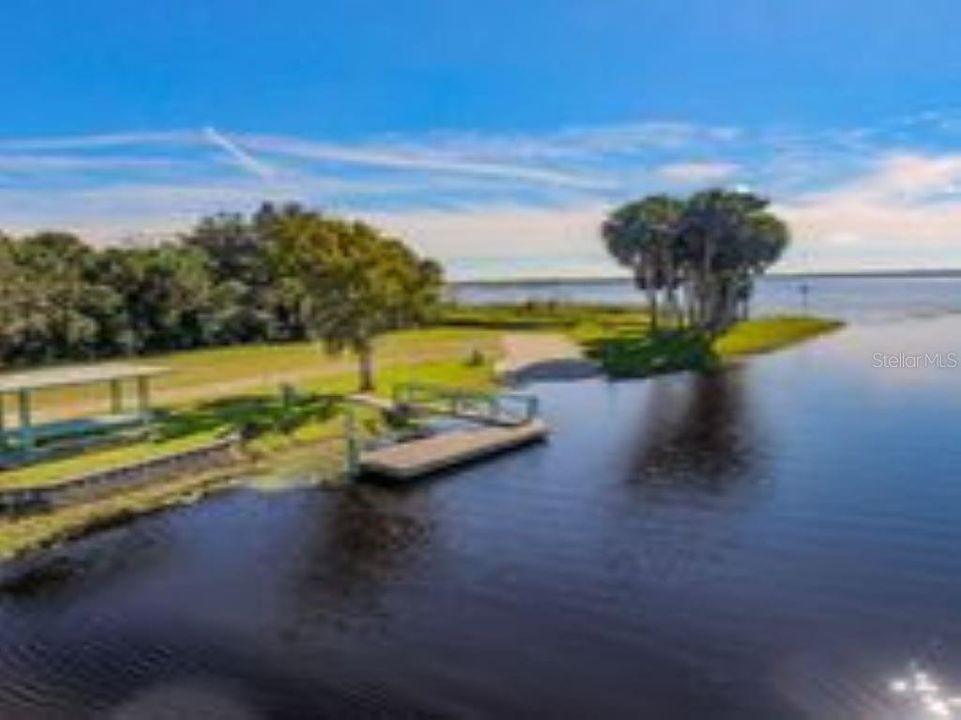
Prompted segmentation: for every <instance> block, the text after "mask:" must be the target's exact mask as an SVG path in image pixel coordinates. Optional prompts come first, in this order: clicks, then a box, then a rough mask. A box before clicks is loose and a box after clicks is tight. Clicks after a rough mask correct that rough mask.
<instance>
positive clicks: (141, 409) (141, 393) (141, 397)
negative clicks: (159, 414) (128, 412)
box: [137, 376, 150, 422]
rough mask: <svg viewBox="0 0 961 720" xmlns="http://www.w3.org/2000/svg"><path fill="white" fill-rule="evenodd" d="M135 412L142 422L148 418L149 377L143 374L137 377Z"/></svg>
mask: <svg viewBox="0 0 961 720" xmlns="http://www.w3.org/2000/svg"><path fill="white" fill-rule="evenodd" d="M137 413H138V414H139V415H140V417H141V419H142V420H143V421H144V422H146V421H147V420H149V419H150V379H149V378H147V377H145V376H141V377H138V378H137Z"/></svg>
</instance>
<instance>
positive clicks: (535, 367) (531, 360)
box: [497, 333, 598, 381]
mask: <svg viewBox="0 0 961 720" xmlns="http://www.w3.org/2000/svg"><path fill="white" fill-rule="evenodd" d="M501 343H502V346H503V348H504V357H503V359H502V360H501V361H500V363H498V366H497V370H498V373H499V374H500V375H502V376H504V377H506V378H507V379H510V380H516V381H526V380H572V379H576V378H582V377H590V376H592V375H596V374H597V372H598V368H597V364H596V363H595V362H594V361H593V360H588V359H587V358H585V357H584V353H583V351H582V350H581V348H580V346H578V345H577V343H575V342H574V341H573V340H571V339H570V338H568V337H566V336H564V335H560V334H557V333H508V334H506V335H504V337H503V338H502V341H501Z"/></svg>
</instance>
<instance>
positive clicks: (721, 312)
mask: <svg viewBox="0 0 961 720" xmlns="http://www.w3.org/2000/svg"><path fill="white" fill-rule="evenodd" d="M767 207H768V201H767V200H765V199H764V198H760V197H758V196H756V195H753V194H751V193H748V192H737V191H728V190H706V191H704V192H700V193H697V194H695V195H693V196H692V197H690V198H687V199H684V200H681V199H677V198H672V197H669V196H666V195H651V196H648V197H646V198H643V199H641V200H638V201H636V202H631V203H627V204H626V205H622V206H621V207H619V208H617V209H616V210H614V211H613V212H612V213H611V215H610V216H609V217H608V218H607V220H606V221H605V222H604V224H603V226H602V228H601V234H602V235H603V238H604V241H605V244H606V246H607V250H608V252H609V253H610V254H611V255H612V256H613V257H614V258H615V259H616V260H617V261H618V262H619V263H620V264H622V265H624V266H625V267H628V268H630V269H631V271H632V272H633V274H634V279H635V282H636V284H637V286H638V288H640V289H641V290H643V291H644V292H645V293H646V294H647V298H648V304H649V307H650V310H651V321H652V326H653V328H654V329H655V330H656V329H657V328H658V320H659V317H660V314H661V307H662V306H666V310H667V314H668V315H669V316H670V318H671V319H672V320H674V322H675V324H677V325H679V326H687V327H691V328H695V329H697V330H699V331H701V332H705V333H707V334H709V335H714V334H717V333H719V332H721V331H723V330H724V329H725V328H727V327H729V326H730V325H731V324H732V323H734V322H735V321H736V320H738V319H746V318H747V317H748V312H749V307H750V299H751V294H752V292H753V289H754V278H755V277H756V276H757V275H759V274H761V273H763V272H764V271H765V270H766V269H767V268H768V267H770V266H771V265H772V264H773V263H775V262H776V261H777V260H778V258H779V257H780V256H781V254H782V253H783V252H784V250H785V248H786V247H787V245H788V242H789V239H790V234H789V232H788V228H787V226H786V225H785V224H784V223H783V222H782V221H781V220H780V219H778V218H777V217H776V216H775V215H774V214H772V213H771V212H770V211H769V210H768V209H767Z"/></svg>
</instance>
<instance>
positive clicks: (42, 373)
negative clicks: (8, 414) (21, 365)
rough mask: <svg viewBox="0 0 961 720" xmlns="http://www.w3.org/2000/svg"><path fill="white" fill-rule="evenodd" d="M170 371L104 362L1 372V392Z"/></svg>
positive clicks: (122, 378)
mask: <svg viewBox="0 0 961 720" xmlns="http://www.w3.org/2000/svg"><path fill="white" fill-rule="evenodd" d="M165 372H169V368H165V367H160V366H157V365H134V364H130V363H103V364H99V365H73V366H65V367H58V368H48V369H45V370H29V371H25V372H13V373H0V394H2V393H14V392H19V391H21V390H40V389H43V388H53V387H64V386H67V385H91V384H94V383H104V382H111V381H112V380H128V379H132V378H140V377H152V376H154V375H160V374H162V373H165Z"/></svg>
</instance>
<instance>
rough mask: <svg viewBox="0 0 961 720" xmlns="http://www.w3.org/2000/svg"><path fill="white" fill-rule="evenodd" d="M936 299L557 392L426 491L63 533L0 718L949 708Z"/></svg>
mask: <svg viewBox="0 0 961 720" xmlns="http://www.w3.org/2000/svg"><path fill="white" fill-rule="evenodd" d="M917 290H918V292H919V293H920V294H922V295H924V296H926V297H933V296H935V295H939V294H941V293H942V289H941V288H940V286H939V288H938V289H937V290H932V289H924V290H923V292H922V291H921V288H920V287H918V288H917ZM879 295H882V296H883V295H884V293H879ZM911 297H914V296H913V295H912V296H911ZM955 299H956V298H955ZM863 301H864V304H865V305H867V304H868V298H864V299H863ZM886 302H887V301H886ZM912 303H913V301H912V300H910V299H908V300H906V301H905V303H904V308H903V309H902V311H901V313H900V316H899V315H898V314H897V313H892V314H891V315H890V316H888V317H887V318H886V319H882V318H881V317H880V316H878V315H873V314H872V315H871V321H870V322H855V323H853V324H852V325H851V326H849V327H848V328H846V329H844V330H843V331H841V332H839V333H836V334H834V335H831V336H828V337H824V338H821V339H819V340H817V341H814V342H812V343H809V344H807V345H805V346H803V347H801V348H797V349H794V350H790V351H786V352H782V353H778V354H774V355H770V356H766V357H761V358H755V359H752V360H750V361H749V362H746V363H744V364H742V365H739V366H737V367H733V368H731V369H729V370H727V371H725V372H722V373H719V374H717V375H714V376H710V377H695V376H691V375H676V376H669V377H662V378H658V379H653V380H647V381H632V382H617V383H608V382H605V381H603V380H585V381H579V382H572V383H555V384H541V385H538V386H535V387H534V390H536V392H538V393H539V394H540V396H541V398H542V400H543V407H544V412H545V414H546V417H547V419H548V421H549V422H550V423H551V425H552V426H553V428H554V434H553V437H552V438H551V440H550V442H549V443H547V444H545V445H543V446H539V447H535V448H531V449H529V450H526V451H524V452H518V453H515V454H511V455H505V456H502V457H500V458H498V459H496V460H494V461H491V462H486V463H483V464H478V465H474V466H471V467H469V468H467V469H465V470H462V471H460V472H456V473H450V474H447V475H443V476H440V477H438V478H437V479H435V480H432V481H430V482H423V483H419V484H414V485H411V486H409V487H406V488H401V489H391V488H382V487H374V486H355V487H351V488H349V489H346V490H342V491H322V490H318V489H310V488H307V489H300V490H295V491H291V492H287V493H277V494H258V493H256V492H254V491H237V492H233V493H230V494H227V495H223V496H220V497H218V498H214V499H211V500H209V501H206V502H204V503H201V504H198V505H195V506H193V507H187V508H183V509H180V510H176V511H173V512H168V513H165V514H162V515H158V516H154V517H151V518H146V519H142V520H140V521H137V522H135V523H133V524H131V525H128V526H125V527H122V528H117V529H114V530H111V531H108V532H105V533H101V534H99V535H97V536H95V537H91V538H88V539H87V540H85V541H83V542H80V543H76V544H74V545H72V546H70V547H69V548H67V549H65V550H61V551H58V552H53V553H50V554H49V556H48V557H49V562H50V563H51V564H50V569H51V571H50V573H49V577H48V578H47V579H46V581H45V582H40V583H35V584H33V585H30V586H21V587H14V588H12V589H11V590H8V591H7V592H6V593H3V594H0V717H3V718H17V719H19V718H26V719H27V720H30V719H32V718H71V719H72V718H84V717H96V718H100V717H107V718H136V719H142V718H180V717H184V718H314V717H337V718H344V717H374V716H376V717H422V716H430V717H465V718H504V717H550V718H565V717H569V718H588V717H590V718H601V717H603V718H621V717H624V718H654V719H657V720H670V719H672V718H685V719H686V718H710V719H712V720H713V719H717V718H747V719H751V718H772V719H777V720H780V719H790V718H814V719H817V720H821V719H828V720H830V719H832V718H838V719H839V720H841V719H845V720H846V719H849V718H857V719H859V718H863V719H864V720H878V719H881V720H904V719H905V718H925V717H951V714H950V713H951V712H952V711H953V710H952V706H950V705H949V701H950V700H951V698H952V696H953V695H961V621H959V618H961V522H959V518H961V476H959V472H958V470H959V467H961V442H959V441H961V369H958V368H955V367H952V365H953V363H952V360H951V359H952V357H954V356H953V355H952V353H957V352H961V316H954V315H951V314H930V313H929V312H925V313H922V314H923V315H924V316H923V317H914V315H915V312H914V306H913V304H912ZM889 304H890V305H893V304H894V303H889ZM854 314H855V315H856V314H857V313H854ZM908 316H911V317H908ZM920 353H930V354H931V355H930V357H928V358H927V359H926V360H927V363H925V362H924V360H925V358H917V357H916V356H917V355H918V354H920ZM935 353H941V355H940V357H938V356H935V355H934V354H935ZM911 358H915V359H914V360H912V359H911ZM884 362H886V363H887V364H888V365H890V366H896V365H900V366H914V365H918V364H920V365H923V367H880V366H879V365H882V364H883V363H884ZM939 364H940V367H939V366H938V365H939ZM919 673H927V674H928V675H927V676H921V675H919ZM935 684H936V685H937V688H935V687H934V686H935ZM938 703H941V704H940V705H939V704H938ZM959 711H961V709H959ZM939 713H940V714H939ZM945 713H948V714H945ZM957 717H961V712H959V714H958V715H957Z"/></svg>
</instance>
